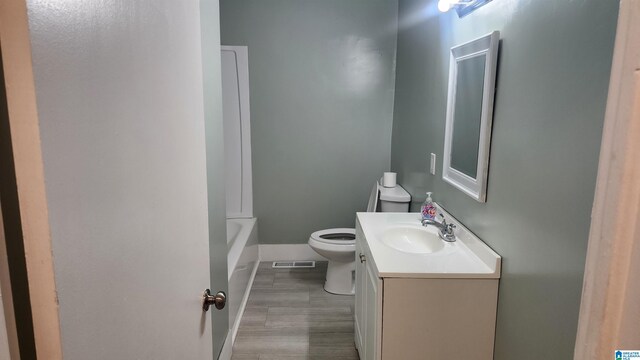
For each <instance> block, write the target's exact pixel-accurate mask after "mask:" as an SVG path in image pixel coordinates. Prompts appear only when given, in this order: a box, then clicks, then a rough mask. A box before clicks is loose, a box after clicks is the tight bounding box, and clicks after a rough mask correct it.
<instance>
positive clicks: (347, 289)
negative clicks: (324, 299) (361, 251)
mask: <svg viewBox="0 0 640 360" xmlns="http://www.w3.org/2000/svg"><path fill="white" fill-rule="evenodd" d="M309 246H311V248H312V249H313V250H315V251H316V252H317V253H318V254H320V255H322V256H324V257H325V258H327V259H329V264H328V265H327V280H326V281H325V284H324V289H325V290H326V291H328V292H330V293H332V294H339V295H351V294H353V292H354V282H353V279H352V273H353V272H354V271H355V269H356V263H355V256H356V255H355V254H356V231H355V229H348V228H336V229H326V230H320V231H316V232H314V233H313V234H311V237H309Z"/></svg>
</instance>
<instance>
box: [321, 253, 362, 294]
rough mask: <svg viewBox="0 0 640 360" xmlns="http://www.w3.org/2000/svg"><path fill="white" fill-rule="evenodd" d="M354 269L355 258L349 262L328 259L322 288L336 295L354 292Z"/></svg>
mask: <svg viewBox="0 0 640 360" xmlns="http://www.w3.org/2000/svg"><path fill="white" fill-rule="evenodd" d="M355 271H356V262H355V259H354V261H350V262H338V261H329V264H328V265H327V280H326V281H325V283H324V290H325V291H326V292H329V293H332V294H336V295H353V294H355V281H354V280H355V279H354V274H355Z"/></svg>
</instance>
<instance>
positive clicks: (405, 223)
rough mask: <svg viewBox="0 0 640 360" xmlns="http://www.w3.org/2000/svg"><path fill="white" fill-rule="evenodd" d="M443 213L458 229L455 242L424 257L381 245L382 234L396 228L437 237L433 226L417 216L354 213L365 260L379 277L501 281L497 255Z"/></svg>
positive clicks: (499, 261)
mask: <svg viewBox="0 0 640 360" xmlns="http://www.w3.org/2000/svg"><path fill="white" fill-rule="evenodd" d="M439 210H442V209H440V208H439ZM442 212H443V213H445V218H446V220H447V222H453V223H454V224H456V226H457V228H456V230H455V234H456V241H454V242H444V241H443V244H444V247H442V248H441V249H440V250H438V251H435V252H432V253H426V254H418V253H408V252H403V251H400V250H396V249H395V248H393V247H390V246H389V245H387V244H385V243H384V242H383V241H382V236H383V235H382V234H383V233H384V232H385V230H387V229H391V228H398V227H400V228H403V229H405V228H408V229H411V228H413V229H420V230H422V231H429V232H432V233H433V234H437V233H438V229H437V228H436V227H435V226H431V225H429V226H427V227H423V226H422V225H421V223H420V220H421V216H420V213H365V212H361V213H357V217H356V219H357V226H356V227H357V231H360V230H361V231H362V234H363V235H364V239H365V240H366V244H367V247H368V248H369V251H370V257H372V259H371V258H369V259H368V260H369V261H371V263H373V265H374V267H375V269H376V270H377V272H378V276H379V277H382V278H388V277H393V278H400V277H401V278H467V279H468V278H488V279H497V278H500V264H501V260H502V259H501V257H500V255H498V254H497V253H495V252H494V251H493V250H491V248H489V247H488V246H487V245H486V244H485V243H484V242H482V240H480V239H479V238H478V237H476V236H475V235H474V234H472V233H471V232H470V231H469V230H468V229H466V228H465V227H464V226H462V225H461V224H460V223H459V222H458V221H456V220H455V219H454V218H453V217H451V216H450V215H449V214H447V213H446V212H445V211H442ZM358 241H360V239H358Z"/></svg>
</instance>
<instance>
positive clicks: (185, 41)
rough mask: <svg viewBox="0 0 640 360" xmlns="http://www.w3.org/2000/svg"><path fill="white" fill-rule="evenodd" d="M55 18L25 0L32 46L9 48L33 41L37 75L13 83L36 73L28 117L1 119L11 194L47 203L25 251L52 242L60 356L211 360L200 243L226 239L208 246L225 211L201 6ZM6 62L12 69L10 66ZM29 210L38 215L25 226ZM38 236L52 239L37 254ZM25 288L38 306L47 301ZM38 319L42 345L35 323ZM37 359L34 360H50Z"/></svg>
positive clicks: (92, 4) (44, 6) (107, 8)
mask: <svg viewBox="0 0 640 360" xmlns="http://www.w3.org/2000/svg"><path fill="white" fill-rule="evenodd" d="M9 1H10V2H11V3H12V4H14V3H19V2H20V1H19V0H9ZM216 3H217V2H216ZM23 5H24V3H23ZM58 5H60V6H55V4H51V3H50V2H46V1H30V2H28V9H24V10H28V18H26V17H25V19H26V20H27V21H28V30H29V32H28V39H26V41H24V40H25V39H22V42H21V43H20V44H18V45H21V46H14V45H16V44H9V45H8V46H7V47H8V48H9V49H14V50H15V51H22V50H23V49H25V48H27V49H28V44H29V43H30V44H31V56H30V59H32V61H33V64H32V65H31V64H30V63H29V62H28V61H27V62H24V61H23V64H24V65H26V66H28V69H26V70H25V68H24V67H22V68H21V70H25V71H27V70H28V72H29V73H30V74H32V76H33V79H32V80H33V81H32V82H31V83H33V84H34V87H35V98H36V99H37V102H34V103H35V106H37V118H36V121H35V122H30V123H29V124H28V125H29V126H25V125H24V124H25V123H26V121H27V120H25V119H24V118H23V117H20V116H13V115H12V114H10V116H9V120H10V123H11V126H12V135H13V137H12V140H13V148H14V153H15V154H16V156H15V157H16V178H17V182H18V195H19V197H21V198H22V197H25V196H41V195H42V196H43V197H44V196H45V194H46V197H45V199H46V203H45V205H46V206H39V207H37V208H36V207H34V206H33V202H21V203H20V207H21V215H23V218H22V220H23V222H22V227H23V229H24V236H25V239H24V241H25V244H28V245H29V246H34V248H35V247H36V246H39V245H42V244H46V245H47V246H48V245H49V241H50V246H51V250H52V251H51V253H49V256H51V257H52V265H53V266H52V268H53V273H54V276H55V291H56V295H57V298H56V300H57V308H56V309H57V315H58V317H57V318H49V319H48V320H54V321H58V319H59V323H56V324H54V326H53V328H56V329H59V333H60V339H61V340H60V343H61V352H62V356H63V357H64V359H69V360H74V359H167V360H169V359H207V360H208V359H212V358H214V354H213V346H212V344H213V341H212V324H211V311H215V308H213V310H209V311H210V312H208V313H205V312H203V310H202V293H203V290H204V289H205V288H208V287H210V269H215V266H210V265H212V264H210V262H209V258H210V256H211V254H210V246H209V245H210V241H209V240H210V236H209V234H210V231H209V230H211V231H212V234H213V235H212V241H213V240H215V241H219V242H220V243H221V244H225V248H226V239H225V238H219V237H220V236H216V234H218V235H219V234H222V237H224V234H225V231H224V230H221V229H220V225H221V226H222V228H223V227H224V198H222V200H221V201H219V202H217V203H216V204H215V207H214V209H213V210H212V211H210V209H209V208H208V205H209V202H208V191H207V157H206V154H207V153H206V147H205V114H204V111H203V109H204V103H203V80H202V79H203V74H202V70H203V66H202V57H201V56H202V54H201V38H200V35H201V29H200V3H199V1H194V0H192V1H180V2H176V1H171V0H142V1H135V2H126V3H115V2H107V3H105V2H102V1H97V0H96V1H93V0H90V1H80V2H65V3H64V4H58ZM51 6H54V8H52V7H51ZM17 8H19V7H16V9H17ZM26 13H27V12H26V11H24V13H22V14H18V15H19V16H26ZM216 16H217V14H216ZM210 21H212V22H213V23H214V25H215V26H218V18H217V17H214V18H212V19H210ZM25 28H26V26H25ZM2 29H3V30H4V29H6V28H2ZM2 40H3V44H2V45H3V60H5V59H4V56H5V53H4V49H5V44H7V43H5V42H4V40H5V37H3V38H2ZM8 58H9V64H8V65H7V68H9V69H12V66H13V69H15V66H19V65H20V64H18V62H17V61H15V59H13V58H11V56H10V55H8ZM5 64H7V63H6V62H5ZM214 65H215V64H214ZM217 66H218V68H217V71H218V72H219V71H220V70H219V61H218V63H217ZM20 74H24V73H23V72H20ZM16 79H19V77H16V76H14V74H11V76H7V89H8V92H9V91H20V90H21V89H22V88H24V87H25V84H29V81H28V80H27V81H26V82H18V81H15V82H12V81H13V80H16ZM219 80H220V79H219V77H218V78H217V82H218V86H219ZM212 81H214V82H215V81H216V79H215V78H214V79H213V80H212ZM9 95H11V96H9ZM218 96H219V93H218ZM8 98H11V99H15V98H16V97H14V96H13V94H8ZM9 105H10V106H9V108H10V109H16V108H18V107H20V106H21V104H16V103H10V104H9ZM14 105H15V106H14ZM217 110H218V111H220V110H221V108H220V107H218V109H217ZM220 118H221V116H220ZM28 120H29V121H32V120H33V118H29V119H28ZM34 138H35V139H38V138H39V140H40V141H32V140H33V139H34ZM220 139H221V138H220ZM27 148H28V151H24V150H25V149H27ZM212 149H213V150H215V149H216V147H215V146H214V147H213V148H212ZM221 153H222V152H221V151H220V157H221V158H222V155H221ZM27 170H29V171H27ZM30 171H32V172H31V173H30ZM34 174H35V175H34ZM29 175H31V176H29ZM34 179H35V180H34ZM223 179H224V178H223V177H222V183H224V180H223ZM34 181H41V185H42V186H43V188H44V190H45V191H46V192H45V191H42V192H41V191H39V190H40V189H39V188H38V189H37V190H38V191H34V189H33V187H32V186H31V185H32V184H33V183H34ZM220 189H222V190H220ZM220 191H221V192H222V193H223V192H224V185H222V187H221V188H219V189H216V192H215V193H216V194H217V193H218V192H220ZM213 199H214V200H215V199H217V198H216V197H214V198H213ZM218 207H220V208H221V209H222V211H218ZM33 213H38V214H42V213H44V214H45V215H47V216H46V217H44V218H43V217H39V218H38V221H37V222H34V221H32V220H33V219H34V215H33ZM212 213H214V214H219V217H220V219H217V218H216V219H215V220H216V221H214V222H212V221H211V219H209V214H212ZM211 223H214V225H215V226H213V227H210V224H211ZM34 226H37V227H38V226H39V227H40V228H42V227H44V226H48V228H49V229H48V231H47V232H46V235H47V236H43V237H41V238H39V239H37V240H38V241H37V243H38V244H36V243H34V242H33V239H32V233H33V231H32V227H34ZM29 249H31V247H30V248H29ZM225 254H226V251H225V252H224V254H221V255H222V256H225ZM31 260H32V259H31V258H30V257H27V262H29V261H31ZM27 267H28V270H29V271H30V272H31V271H39V269H38V266H37V264H33V263H28V264H27ZM41 267H42V266H41ZM224 268H225V269H226V264H224ZM45 271H46V268H45ZM31 273H32V272H31ZM31 273H30V279H29V280H30V284H29V285H30V287H31V286H32V285H34V284H35V282H31ZM221 276H222V277H225V278H226V272H225V273H224V274H222V275H221ZM30 290H31V292H30V298H31V300H32V301H33V300H34V299H38V298H40V297H42V296H40V295H41V294H40V293H38V290H39V289H37V288H35V287H34V288H30ZM212 290H213V292H214V293H215V292H216V290H218V289H216V288H212ZM44 295H45V296H46V295H47V294H44ZM22 300H23V301H27V302H28V301H29V299H22ZM33 310H34V318H33V321H34V324H36V326H34V327H35V329H34V332H35V333H36V334H35V338H36V346H39V344H40V343H41V341H44V340H45V339H42V337H40V336H39V335H40V333H39V331H40V328H41V324H42V322H43V319H42V318H41V317H40V316H39V313H38V311H39V309H38V308H35V307H33ZM226 327H227V324H226V322H225V323H224V324H223V326H222V328H223V329H222V330H223V334H226ZM41 351H42V350H41V349H38V358H43V359H59V358H60V355H59V353H56V354H54V355H52V356H46V354H45V355H42V354H43V353H41ZM41 355H42V356H41Z"/></svg>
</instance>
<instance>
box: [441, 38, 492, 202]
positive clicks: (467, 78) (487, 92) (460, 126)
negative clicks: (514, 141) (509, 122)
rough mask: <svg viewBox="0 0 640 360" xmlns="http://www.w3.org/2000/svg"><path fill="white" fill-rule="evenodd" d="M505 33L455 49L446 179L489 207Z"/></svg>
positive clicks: (448, 108) (446, 138)
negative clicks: (497, 88)
mask: <svg viewBox="0 0 640 360" xmlns="http://www.w3.org/2000/svg"><path fill="white" fill-rule="evenodd" d="M499 41H500V32H498V31H494V32H492V33H491V34H488V35H486V36H483V37H481V38H478V39H476V40H473V41H470V42H468V43H465V44H462V45H459V46H456V47H453V48H451V57H450V61H449V95H448V98H447V123H446V128H445V141H444V156H443V169H442V178H443V179H444V180H445V181H446V182H448V183H450V184H451V185H453V186H455V187H456V188H458V189H460V190H461V191H462V192H464V193H465V194H467V195H469V196H471V197H472V198H474V199H476V200H477V201H479V202H486V198H487V175H488V172H489V149H490V143H491V121H492V118H493V96H494V92H495V80H496V70H497V63H498V44H499Z"/></svg>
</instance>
